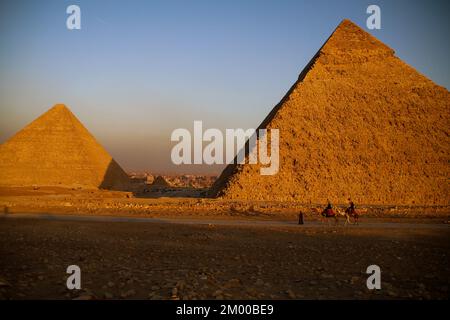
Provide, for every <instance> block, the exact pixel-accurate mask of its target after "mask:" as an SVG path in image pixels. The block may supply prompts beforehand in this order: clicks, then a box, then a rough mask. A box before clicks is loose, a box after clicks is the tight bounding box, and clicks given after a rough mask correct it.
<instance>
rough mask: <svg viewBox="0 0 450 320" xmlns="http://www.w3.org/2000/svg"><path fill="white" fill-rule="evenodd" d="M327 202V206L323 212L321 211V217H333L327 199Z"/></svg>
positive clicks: (331, 206)
mask: <svg viewBox="0 0 450 320" xmlns="http://www.w3.org/2000/svg"><path fill="white" fill-rule="evenodd" d="M327 202H328V204H327V206H326V207H325V210H323V215H324V216H325V217H334V211H333V205H332V204H331V202H330V200H329V199H327Z"/></svg>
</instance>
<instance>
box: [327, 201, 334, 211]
mask: <svg viewBox="0 0 450 320" xmlns="http://www.w3.org/2000/svg"><path fill="white" fill-rule="evenodd" d="M327 202H328V204H327V206H326V208H325V210H331V209H333V205H332V204H331V202H330V200H328V199H327Z"/></svg>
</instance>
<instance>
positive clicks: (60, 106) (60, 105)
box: [51, 103, 69, 111]
mask: <svg viewBox="0 0 450 320" xmlns="http://www.w3.org/2000/svg"><path fill="white" fill-rule="evenodd" d="M51 110H60V111H62V110H69V108H68V107H67V106H66V105H65V104H64V103H57V104H55V105H54V106H53V107H52V108H51Z"/></svg>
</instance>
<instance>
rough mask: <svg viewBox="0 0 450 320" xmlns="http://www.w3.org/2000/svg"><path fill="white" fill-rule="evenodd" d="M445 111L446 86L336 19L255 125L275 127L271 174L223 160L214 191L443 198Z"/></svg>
mask: <svg viewBox="0 0 450 320" xmlns="http://www.w3.org/2000/svg"><path fill="white" fill-rule="evenodd" d="M449 119H450V93H449V92H448V91H447V90H446V89H445V88H443V87H440V86H438V85H436V84H434V83H433V82H432V81H431V80H429V79H427V78H426V77H424V76H423V75H421V74H420V73H418V72H417V71H416V70H414V69H413V68H412V67H410V66H409V65H407V64H406V63H404V62H403V61H401V60H400V59H399V58H397V57H396V56H395V55H394V51H393V50H392V49H390V48H389V47H387V46H386V45H385V44H383V43H381V42H380V41H379V40H377V39H376V38H374V37H373V36H371V35H370V34H368V33H367V32H365V31H363V30H362V29H361V28H359V27H358V26H357V25H355V24H354V23H352V22H351V21H349V20H344V21H342V22H341V24H340V25H339V26H338V27H337V28H336V30H335V31H334V32H333V34H332V35H331V36H330V37H329V39H328V40H327V41H326V43H325V44H324V45H323V46H322V48H321V49H320V50H319V51H318V52H317V54H316V55H315V56H314V57H313V59H312V60H311V61H310V63H309V64H308V65H307V66H306V68H305V69H304V70H303V71H302V73H301V74H300V76H299V78H298V81H297V82H296V83H295V84H294V85H293V86H292V88H291V89H290V90H289V92H288V93H287V94H286V95H285V97H284V98H283V99H282V100H281V102H280V103H279V104H278V105H277V106H275V108H274V109H273V110H272V111H271V112H270V114H269V115H268V116H267V118H266V119H265V120H264V121H263V122H262V124H261V125H260V127H259V128H260V129H262V128H266V129H279V134H280V138H279V143H280V150H279V152H280V167H279V172H278V174H276V175H272V176H262V175H260V170H259V168H260V166H259V165H254V164H252V165H249V164H243V165H236V164H230V165H228V166H227V167H226V168H225V170H224V171H223V172H222V174H221V176H220V177H219V179H218V180H217V181H216V183H215V184H214V185H213V187H212V189H211V191H212V195H213V196H218V197H222V198H226V199H243V200H267V201H299V202H302V203H313V204H316V203H325V202H326V199H327V198H329V199H331V201H333V202H336V203H345V202H347V198H348V197H351V198H352V199H353V200H354V201H355V202H356V203H360V204H400V205H401V204H405V205H412V204H416V205H420V204H421V205H432V204H444V205H448V204H450V197H449V190H450V189H449V177H450V174H449V173H450V172H449V169H450V165H449V164H450V162H449V161H450V157H449V151H450V144H449V142H450V141H449V131H450V130H449V129H450V120H449ZM246 154H247V156H248V151H247V152H246Z"/></svg>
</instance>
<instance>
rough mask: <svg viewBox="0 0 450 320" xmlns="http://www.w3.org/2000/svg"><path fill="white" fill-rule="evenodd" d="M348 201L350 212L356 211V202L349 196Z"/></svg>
mask: <svg viewBox="0 0 450 320" xmlns="http://www.w3.org/2000/svg"><path fill="white" fill-rule="evenodd" d="M348 201H349V202H348V203H349V207H348V209H347V210H348V211H349V213H354V212H355V204H354V203H353V201H352V199H351V198H348Z"/></svg>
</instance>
